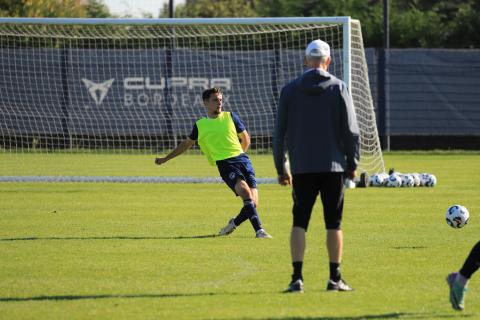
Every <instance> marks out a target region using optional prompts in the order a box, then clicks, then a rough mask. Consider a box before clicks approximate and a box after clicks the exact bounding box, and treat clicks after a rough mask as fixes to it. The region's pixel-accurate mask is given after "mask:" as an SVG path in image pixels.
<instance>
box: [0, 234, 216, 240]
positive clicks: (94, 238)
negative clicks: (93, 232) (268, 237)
mask: <svg viewBox="0 0 480 320" xmlns="http://www.w3.org/2000/svg"><path fill="white" fill-rule="evenodd" d="M216 237H219V235H217V234H204V235H192V236H166V237H147V236H109V237H18V238H1V239H0V241H36V240H42V241H48V240H185V239H206V238H216Z"/></svg>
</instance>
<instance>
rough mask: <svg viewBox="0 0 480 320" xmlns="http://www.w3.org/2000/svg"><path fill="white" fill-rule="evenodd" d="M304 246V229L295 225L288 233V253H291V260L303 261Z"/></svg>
mask: <svg viewBox="0 0 480 320" xmlns="http://www.w3.org/2000/svg"><path fill="white" fill-rule="evenodd" d="M305 247H306V239H305V229H303V228H300V227H295V226H294V227H292V232H291V233H290V253H291V255H292V262H296V261H303V256H304V254H305Z"/></svg>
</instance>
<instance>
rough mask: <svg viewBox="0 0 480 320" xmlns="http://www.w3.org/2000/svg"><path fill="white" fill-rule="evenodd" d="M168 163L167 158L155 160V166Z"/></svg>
mask: <svg viewBox="0 0 480 320" xmlns="http://www.w3.org/2000/svg"><path fill="white" fill-rule="evenodd" d="M165 162H167V158H155V164H158V165H161V164H164V163H165Z"/></svg>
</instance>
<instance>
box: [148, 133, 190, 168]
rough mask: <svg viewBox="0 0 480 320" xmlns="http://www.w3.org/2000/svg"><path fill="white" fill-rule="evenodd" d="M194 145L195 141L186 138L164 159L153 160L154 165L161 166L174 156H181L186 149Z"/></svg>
mask: <svg viewBox="0 0 480 320" xmlns="http://www.w3.org/2000/svg"><path fill="white" fill-rule="evenodd" d="M194 144H195V140H192V139H190V138H189V137H187V139H185V140H184V141H182V142H181V143H180V144H179V145H178V146H177V147H176V148H175V149H173V150H172V151H171V152H170V153H169V154H167V155H166V156H165V157H160V158H155V164H158V165H162V164H164V163H165V162H167V161H168V160H171V159H173V158H175V157H176V156H179V155H181V154H182V153H184V152H185V151H187V150H188V149H190V148H191V147H192V146H193V145H194Z"/></svg>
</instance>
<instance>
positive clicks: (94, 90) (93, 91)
mask: <svg viewBox="0 0 480 320" xmlns="http://www.w3.org/2000/svg"><path fill="white" fill-rule="evenodd" d="M82 81H83V83H84V84H85V87H87V89H88V92H89V93H90V96H91V97H92V99H93V100H95V103H96V104H97V106H98V105H100V104H101V103H102V101H103V99H105V97H106V95H107V93H108V90H109V89H110V87H111V86H112V83H113V81H115V79H110V80H107V81H105V82H102V83H95V82H93V81H91V80H88V79H85V78H83V79H82Z"/></svg>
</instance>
